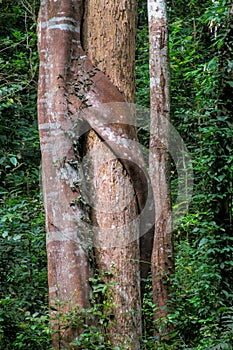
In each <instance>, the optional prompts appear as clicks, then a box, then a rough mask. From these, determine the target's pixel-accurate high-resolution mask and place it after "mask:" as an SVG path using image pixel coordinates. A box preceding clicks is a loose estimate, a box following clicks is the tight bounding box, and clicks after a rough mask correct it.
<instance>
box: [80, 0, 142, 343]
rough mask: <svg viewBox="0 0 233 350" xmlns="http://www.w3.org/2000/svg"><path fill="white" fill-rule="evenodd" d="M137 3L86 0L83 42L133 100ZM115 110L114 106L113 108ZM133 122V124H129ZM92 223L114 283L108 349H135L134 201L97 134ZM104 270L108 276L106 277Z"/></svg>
mask: <svg viewBox="0 0 233 350" xmlns="http://www.w3.org/2000/svg"><path fill="white" fill-rule="evenodd" d="M135 37H136V1H135V0H130V1H128V2H127V3H126V2H125V1H122V0H120V1H119V0H117V1H115V0H111V1H106V0H103V1H98V0H97V1H89V0H88V1H86V3H85V16H84V30H83V42H84V47H85V51H86V52H87V54H88V56H89V58H90V59H91V61H92V62H93V63H94V64H96V65H97V67H98V68H99V69H101V70H102V71H103V72H104V73H105V74H106V75H107V76H108V77H109V79H110V80H111V82H112V83H113V84H114V85H115V86H117V88H118V89H119V90H120V91H121V93H122V94H123V96H124V98H125V100H126V101H128V102H134V100H135V72H134V63H135V60H134V55H135ZM113 108H114V105H113ZM133 124H134V123H133ZM87 151H88V153H89V156H90V163H89V169H91V172H93V174H91V177H92V178H93V179H94V183H93V186H92V190H93V191H92V198H93V200H92V201H93V203H94V205H95V208H94V210H93V212H92V220H93V223H94V224H95V225H96V227H97V229H96V230H95V254H96V262H97V265H98V269H99V273H100V275H101V276H102V278H103V280H104V281H105V283H106V284H113V286H112V288H110V289H109V293H108V296H107V302H108V304H110V305H111V304H112V306H111V312H112V316H113V319H112V321H111V322H110V323H109V325H108V327H107V334H108V338H109V340H110V342H111V346H112V347H114V346H122V345H125V346H127V348H128V349H140V344H139V338H140V336H141V311H140V310H141V304H140V300H141V298H140V271H139V267H140V266H139V260H140V251H139V222H138V220H137V216H138V206H137V198H136V194H135V192H134V188H133V184H132V182H131V179H130V176H129V174H128V173H127V172H126V170H125V169H124V167H123V165H122V163H121V162H120V161H119V160H118V159H117V158H116V156H115V155H114V154H113V152H112V151H111V150H110V149H109V148H108V146H107V145H106V144H104V143H103V142H101V140H100V138H99V136H98V135H97V134H96V133H93V132H90V133H89V136H88V139H87ZM106 272H108V273H106Z"/></svg>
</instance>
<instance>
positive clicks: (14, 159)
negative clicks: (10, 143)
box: [10, 157, 18, 166]
mask: <svg viewBox="0 0 233 350" xmlns="http://www.w3.org/2000/svg"><path fill="white" fill-rule="evenodd" d="M10 162H11V164H13V165H14V166H16V165H17V163H18V161H17V158H15V157H11V158H10Z"/></svg>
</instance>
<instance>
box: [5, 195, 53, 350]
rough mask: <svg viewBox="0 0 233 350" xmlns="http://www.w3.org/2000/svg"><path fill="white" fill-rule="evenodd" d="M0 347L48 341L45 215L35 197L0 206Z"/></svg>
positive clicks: (43, 343) (38, 344) (41, 345)
mask: <svg viewBox="0 0 233 350" xmlns="http://www.w3.org/2000/svg"><path fill="white" fill-rule="evenodd" d="M0 218H1V219H0V280H1V285H0V306H1V308H0V348H2V349H10V350H12V349H21V348H24V349H25V348H27V347H28V348H29V347H30V345H33V346H35V347H37V348H40V349H46V348H47V347H46V346H47V344H48V343H49V337H48V317H47V312H46V310H45V306H46V305H47V269H46V250H45V231H44V215H43V210H42V207H41V202H40V200H39V199H37V198H32V199H29V198H25V199H23V198H22V197H21V198H18V199H10V200H8V201H5V203H3V204H2V205H1V207H0Z"/></svg>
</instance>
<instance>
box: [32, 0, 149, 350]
mask: <svg viewBox="0 0 233 350" xmlns="http://www.w3.org/2000/svg"><path fill="white" fill-rule="evenodd" d="M82 15H83V2H82V1H80V0H64V1H62V2H61V1H55V0H54V1H53V0H42V1H41V8H40V14H39V19H38V43H39V56H40V72H39V90H38V120H39V129H40V141H41V152H42V173H43V179H42V181H43V192H44V206H45V212H46V229H47V254H48V269H49V271H48V275H49V276H48V280H49V299H50V304H51V306H55V307H54V308H53V310H54V311H53V314H52V327H53V330H57V331H58V334H57V336H56V335H55V336H54V337H53V347H54V348H55V349H68V348H71V347H72V346H71V345H69V344H70V342H71V341H72V340H74V339H75V337H76V336H77V334H78V333H79V331H80V330H79V329H75V327H72V325H70V327H68V328H66V329H63V330H62V329H61V328H62V317H58V316H59V314H60V315H62V316H64V315H65V314H66V313H67V312H69V311H73V310H74V307H75V306H76V305H77V304H78V307H79V308H83V307H87V306H88V304H89V303H88V300H89V284H88V278H89V272H90V271H89V264H88V263H89V254H88V253H89V247H88V245H89V241H90V240H91V234H90V225H88V224H87V223H86V222H85V220H86V219H88V218H86V216H87V215H88V212H87V209H89V208H88V206H86V205H85V203H84V201H83V200H82V194H83V190H82V186H84V187H85V185H83V182H85V181H84V179H83V177H82V172H85V170H82V163H83V160H82V157H83V149H82V144H80V143H81V139H80V138H79V137H78V136H77V130H78V134H82V133H83V132H84V131H85V130H89V129H90V128H92V129H93V130H94V131H95V133H96V134H97V135H98V136H99V137H100V138H101V139H102V140H104V141H106V144H107V145H108V149H111V151H112V152H113V153H114V154H115V156H116V157H117V158H121V156H122V154H124V158H123V159H121V163H122V165H123V167H122V169H123V168H124V169H125V170H126V172H127V174H128V175H129V178H130V179H129V178H128V177H127V181H128V184H129V183H130V181H131V183H132V186H133V193H134V194H136V198H137V204H138V208H136V207H135V206H134V205H135V204H132V205H131V204H130V206H129V211H130V213H131V214H132V217H134V216H135V215H136V210H137V209H138V211H139V212H142V210H143V208H144V207H145V203H146V200H147V195H148V188H147V182H148V179H147V175H146V171H145V170H142V169H143V167H144V165H143V163H142V161H141V156H140V149H139V147H138V144H137V143H135V144H134V146H133V147H131V140H136V131H135V127H134V126H133V125H131V124H132V123H130V122H129V118H130V115H132V113H130V110H129V108H128V106H127V105H122V103H120V104H116V105H115V106H114V109H112V108H111V107H109V105H106V108H105V110H104V112H105V113H102V114H101V115H100V114H99V113H98V111H96V112H95V110H92V112H91V113H90V112H88V109H87V107H88V106H92V107H93V108H97V109H98V108H99V106H100V105H101V104H103V103H109V102H124V97H123V95H122V94H121V93H120V92H119V90H118V89H117V88H116V87H115V86H114V85H113V84H112V83H111V81H110V80H109V79H108V77H107V76H106V75H104V73H103V72H101V71H100V70H98V69H96V68H95V67H94V66H93V64H92V63H91V61H90V59H89V58H88V57H87V56H86V54H85V52H84V50H83V48H82V46H81V41H80V30H81V22H82ZM85 111H87V112H85ZM85 122H88V124H87V123H85ZM110 122H111V124H110ZM120 122H121V123H120ZM80 130H84V131H80ZM119 137H120V139H119ZM80 146H81V147H80ZM140 164H141V167H140V166H138V165H140ZM81 170H82V171H81ZM119 171H120V170H119ZM122 173H124V171H123V170H122ZM80 183H81V185H80ZM84 192H85V191H84ZM132 203H134V201H133V202H132ZM83 217H85V220H84V221H83ZM132 217H131V219H132ZM124 220H125V218H123V217H121V219H120V221H119V222H120V223H123V222H124V223H125V222H126V223H127V222H128V221H127V220H125V221H124ZM111 228H112V227H111ZM132 233H134V234H135V230H134V227H133V228H132V231H129V235H131V234H132ZM136 238H137V231H136ZM96 239H97V240H98V239H99V238H98V237H97V238H96ZM136 243H137V239H136V240H134V241H133V242H132V243H131V245H132V249H130V252H131V251H132V254H131V255H129V260H131V259H132V260H133V261H134V262H135V258H137V257H138V245H137V244H136ZM91 244H92V242H91ZM124 264H125V262H124V263H123V259H122V267H124ZM136 266H137V264H136V263H135V269H136V270H137V268H136ZM136 270H135V271H136ZM133 271H134V269H133ZM137 273H138V271H136V272H133V277H132V275H130V274H129V275H128V276H125V275H124V273H122V275H124V277H123V279H122V281H123V282H124V283H125V281H126V280H127V278H129V279H131V280H132V279H134V280H133V281H135V284H136V275H137ZM124 283H122V285H124V288H126V285H125V284H124ZM127 286H128V285H127ZM132 289H135V291H137V293H138V287H137V286H135V288H134V287H132ZM135 293H136V292H135ZM125 296H126V297H127V295H126V294H125V295H123V296H122V297H123V299H124V300H126V298H125ZM135 296H136V294H135ZM138 299H139V298H138ZM133 303H134V304H133ZM121 304H123V302H121ZM130 305H131V306H132V305H133V306H132V307H133V308H135V307H136V308H137V306H138V303H137V301H132V300H131V304H130ZM131 306H130V307H131ZM55 309H57V310H58V311H57V312H56V311H55ZM124 310H125V311H126V309H124ZM127 312H128V310H127ZM127 317H128V318H129V319H130V320H131V321H129V329H130V331H131V330H132V317H131V316H127ZM136 317H138V316H137V314H136ZM55 318H57V320H55ZM137 320H138V318H137ZM137 320H136V321H135V324H136V328H137V331H136V332H134V333H133V335H132V337H134V334H136V333H137V332H138V329H139V328H140V326H139V325H138V324H137V322H138V321H137ZM63 321H64V319H63ZM56 323H57V324H56ZM66 326H67V324H66ZM68 326H69V325H68ZM76 326H77V325H76ZM76 328H77V327H76ZM127 333H128V334H130V332H128V331H127ZM137 334H138V333H137ZM137 336H138V335H137ZM133 342H134V343H135V344H138V338H137V339H135V340H133ZM136 346H137V345H136ZM135 348H136V347H135Z"/></svg>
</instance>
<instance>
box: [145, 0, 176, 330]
mask: <svg viewBox="0 0 233 350" xmlns="http://www.w3.org/2000/svg"><path fill="white" fill-rule="evenodd" d="M148 20H149V38H150V94H151V96H150V98H151V104H150V105H151V137H150V151H151V153H150V177H151V182H152V187H153V194H154V202H155V233H154V245H153V251H152V287H153V300H154V303H155V304H156V305H157V307H158V310H157V312H156V315H155V318H156V320H157V322H156V324H157V327H156V329H155V334H156V335H158V336H160V335H162V334H164V333H166V332H167V331H168V328H166V327H165V328H162V324H163V320H162V318H164V317H166V316H167V314H168V309H167V304H168V300H169V279H170V277H171V274H172V273H173V268H174V259H173V243H172V222H171V203H170V190H169V179H168V147H169V113H170V96H169V86H170V77H169V55H168V26H167V13H166V3H165V1H164V0H148Z"/></svg>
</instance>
